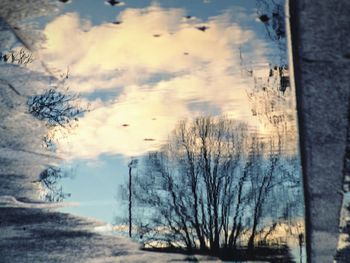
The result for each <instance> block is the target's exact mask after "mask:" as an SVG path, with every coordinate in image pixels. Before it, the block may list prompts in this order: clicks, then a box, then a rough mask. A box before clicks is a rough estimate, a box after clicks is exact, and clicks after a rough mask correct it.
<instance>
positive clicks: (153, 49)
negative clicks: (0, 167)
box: [41, 5, 265, 158]
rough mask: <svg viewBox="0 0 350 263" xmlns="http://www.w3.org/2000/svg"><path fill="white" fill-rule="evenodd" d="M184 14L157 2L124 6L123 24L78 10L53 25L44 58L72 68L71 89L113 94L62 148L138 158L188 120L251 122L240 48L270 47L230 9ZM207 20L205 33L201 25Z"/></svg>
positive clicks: (83, 154) (260, 54)
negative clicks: (92, 18) (206, 15)
mask: <svg viewBox="0 0 350 263" xmlns="http://www.w3.org/2000/svg"><path fill="white" fill-rule="evenodd" d="M240 12H241V10H240ZM185 15H186V12H185V10H183V9H179V8H170V9H164V8H161V7H159V6H157V5H152V6H150V7H148V8H143V9H125V10H124V11H123V12H121V13H120V14H119V15H118V17H117V18H116V19H117V20H118V21H122V23H121V24H118V25H114V24H112V23H110V24H108V23H104V24H100V25H92V24H91V23H90V22H89V21H84V20H82V19H80V18H79V16H78V15H77V14H75V13H68V14H65V15H63V16H60V17H58V18H56V19H55V20H54V21H52V22H51V23H50V24H48V25H47V27H46V28H45V34H46V36H47V42H46V48H45V49H44V50H43V52H42V54H41V55H42V57H43V58H44V59H45V60H47V61H49V65H50V66H51V67H53V68H57V69H60V70H65V68H66V67H68V66H69V69H70V78H69V82H70V87H71V90H73V91H76V92H80V93H83V94H90V95H89V96H90V97H91V96H92V97H93V96H94V94H97V92H103V91H114V92H115V95H114V97H111V98H110V99H109V100H108V101H107V102H101V101H98V103H95V105H98V106H97V107H95V109H94V110H93V111H91V112H88V113H86V114H85V116H84V117H83V118H82V119H81V120H80V123H79V127H78V128H77V129H76V130H75V131H74V133H73V134H71V135H70V136H69V140H68V141H64V142H63V141H62V142H61V144H60V147H59V149H60V151H61V152H62V153H69V156H70V158H95V157H98V156H99V155H100V154H102V153H107V154H108V153H109V154H123V155H127V156H130V155H139V154H142V153H145V152H146V151H148V150H151V149H157V147H159V144H160V143H162V142H165V141H166V139H167V137H168V135H169V133H170V132H171V131H172V130H173V129H174V127H175V125H176V123H177V122H178V121H179V120H180V119H182V118H185V117H195V116H199V115H213V114H214V115H220V114H225V115H228V116H230V117H234V118H239V119H245V120H249V117H250V115H251V113H250V108H249V103H248V101H247V97H246V94H245V89H246V88H247V87H248V86H249V85H252V83H251V82H250V80H249V79H247V78H244V77H242V74H241V64H240V63H241V61H240V54H239V48H240V46H242V45H245V46H247V47H248V48H249V47H251V51H252V53H253V55H254V54H255V55H256V56H255V57H254V59H255V60H256V61H264V50H265V45H264V44H263V43H262V42H260V41H259V40H257V39H256V38H255V35H254V33H253V32H252V31H251V30H249V29H244V28H241V27H240V26H239V25H238V24H237V23H235V22H232V19H231V17H232V10H230V11H227V12H226V13H223V14H221V15H219V16H217V17H211V18H210V19H208V20H207V21H200V20H199V19H189V20H186V19H183V17H184V16H185ZM203 25H205V26H207V27H208V30H206V31H205V32H203V31H200V30H198V29H197V28H196V27H198V26H203ZM253 46H254V47H255V48H254V49H253V48H252V47H253ZM250 122H252V123H253V122H254V120H250ZM68 142H69V143H68Z"/></svg>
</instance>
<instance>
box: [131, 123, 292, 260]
mask: <svg viewBox="0 0 350 263" xmlns="http://www.w3.org/2000/svg"><path fill="white" fill-rule="evenodd" d="M284 162H285V159H284V158H283V156H281V154H280V152H279V151H277V150H276V149H275V146H274V145H273V142H272V141H270V140H266V139H265V138H261V137H259V136H258V135H257V134H255V133H253V132H252V131H249V129H248V126H247V125H246V124H244V123H241V122H235V121H233V120H230V119H227V118H213V117H200V118H197V119H195V120H194V121H193V122H192V121H186V120H185V121H182V122H180V123H179V124H178V126H177V128H176V129H175V131H174V132H173V133H172V134H171V136H170V137H169V143H168V144H166V145H164V146H163V148H162V150H160V151H157V152H152V153H150V154H148V155H147V157H145V159H144V160H143V169H142V171H139V173H137V174H136V175H135V176H134V181H133V197H134V199H133V200H134V204H135V206H136V207H137V209H135V210H137V211H138V212H137V214H136V215H135V216H134V217H135V220H134V221H135V224H136V231H138V233H139V234H140V237H142V240H143V242H144V244H145V245H146V246H149V247H152V246H155V247H159V246H166V247H185V248H186V249H187V250H189V251H193V250H197V249H199V250H201V251H208V252H209V253H212V254H215V255H219V254H220V253H222V251H223V250H230V251H232V250H235V249H237V247H238V246H242V245H244V244H245V245H248V246H249V248H250V249H253V248H254V244H255V243H256V242H255V239H256V235H257V233H258V232H259V231H260V230H261V229H262V227H264V225H262V222H263V221H264V220H263V219H265V218H267V217H268V216H270V215H269V211H268V209H266V208H267V207H268V205H269V204H271V203H274V202H277V200H275V199H274V198H275V197H276V196H275V195H273V194H272V193H274V189H275V188H277V187H280V186H281V185H287V184H288V182H287V181H285V178H283V176H282V175H283V174H284V173H283V172H281V171H282V170H283V167H284ZM294 176H295V174H294ZM278 201H279V202H281V203H282V202H283V199H282V200H278ZM249 233H250V234H249Z"/></svg>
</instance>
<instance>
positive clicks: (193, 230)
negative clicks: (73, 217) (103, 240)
mask: <svg viewBox="0 0 350 263" xmlns="http://www.w3.org/2000/svg"><path fill="white" fill-rule="evenodd" d="M60 2H62V4H60V5H61V6H60V7H61V8H62V9H61V11H59V13H58V14H57V15H56V16H53V17H52V18H51V20H50V21H45V22H43V21H40V22H39V24H40V26H39V27H41V28H42V31H41V32H42V34H44V35H45V37H46V40H45V41H42V42H41V47H40V49H38V51H37V52H36V53H35V54H36V58H35V59H33V56H32V53H30V52H29V51H28V52H29V53H28V52H27V51H23V49H8V50H4V52H3V53H2V55H1V59H2V62H4V63H9V64H20V65H22V66H27V67H29V68H30V69H31V70H38V69H39V68H41V70H43V71H45V72H46V73H49V74H50V76H51V77H52V78H51V79H50V81H49V82H50V83H49V85H47V86H46V88H45V89H41V90H40V92H39V91H37V92H35V95H33V94H30V97H29V99H28V100H27V107H28V112H29V113H30V114H32V116H34V117H35V118H37V119H38V120H40V121H41V122H42V123H45V125H46V126H45V131H46V133H45V135H44V136H42V141H43V142H44V145H43V147H44V148H45V149H46V150H48V151H51V152H52V153H54V154H56V155H58V156H60V157H62V158H63V159H64V160H65V162H66V163H64V164H63V165H62V167H60V166H59V165H57V163H55V164H54V165H50V166H48V167H46V168H45V170H44V171H43V172H41V174H40V175H39V179H38V180H35V181H33V182H35V183H40V184H41V185H42V186H43V187H44V189H46V190H44V191H43V193H44V194H43V196H44V198H45V199H46V200H47V201H51V202H59V201H62V200H63V199H66V200H70V201H77V202H79V203H80V204H81V205H80V206H79V207H70V208H65V209H64V211H69V212H73V213H77V214H80V215H85V216H89V217H96V218H99V219H102V220H104V221H107V222H110V223H113V224H115V225H116V226H115V228H116V229H119V230H121V231H119V233H123V232H125V233H128V234H129V236H130V237H132V238H134V239H135V240H138V241H139V242H140V243H142V244H143V246H144V247H145V248H146V249H154V250H170V251H175V252H184V251H186V252H188V251H191V252H199V253H209V254H212V255H215V256H220V257H221V258H223V259H241V260H247V259H254V258H255V259H261V260H262V259H272V258H274V257H284V258H285V259H286V260H287V259H288V260H291V259H290V257H291V254H293V255H294V257H295V255H297V257H299V256H301V254H303V253H302V252H303V245H304V244H303V240H302V238H303V231H304V229H303V199H302V194H301V193H302V189H301V180H300V179H301V178H300V177H301V175H300V167H299V156H298V150H297V131H296V121H295V98H294V90H293V89H292V87H291V86H290V82H289V81H290V79H289V68H288V63H287V59H286V57H287V55H286V46H285V45H286V31H285V30H286V29H285V23H284V12H283V10H284V1H266V0H263V1H262V0H257V1H241V2H237V3H235V5H233V4H232V3H230V2H229V1H222V2H220V3H219V2H214V1H213V2H209V1H205V3H204V2H201V1H198V2H193V3H188V2H186V1H178V2H176V3H175V2H172V1H167V2H164V3H162V2H161V3H149V1H128V2H125V3H124V2H119V1H107V5H103V4H101V3H98V2H97V1H95V2H93V1H87V2H86V1H71V3H69V4H66V3H68V2H69V1H60ZM63 3H65V4H63ZM238 4H239V6H237V5H238ZM22 42H24V41H22ZM38 61H41V62H40V63H38ZM42 61H44V62H42ZM77 94H79V95H77ZM71 166H73V167H76V168H75V169H76V177H75V178H74V179H73V180H71V179H70V178H68V177H69V176H68V174H67V172H66V170H67V167H71ZM68 193H69V194H68ZM70 194H71V195H70ZM116 196H117V197H116ZM287 245H288V246H289V247H291V250H292V251H290V248H288V247H287ZM299 245H300V251H299ZM294 250H297V252H294Z"/></svg>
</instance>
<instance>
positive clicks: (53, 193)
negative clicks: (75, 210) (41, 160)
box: [34, 166, 70, 202]
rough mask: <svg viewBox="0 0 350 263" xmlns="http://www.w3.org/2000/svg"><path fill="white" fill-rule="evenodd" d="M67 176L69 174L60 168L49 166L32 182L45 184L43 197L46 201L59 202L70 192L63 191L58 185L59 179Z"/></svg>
mask: <svg viewBox="0 0 350 263" xmlns="http://www.w3.org/2000/svg"><path fill="white" fill-rule="evenodd" d="M68 176H69V174H68V173H67V172H66V171H64V170H63V169H62V168H58V167H53V166H51V167H49V168H47V169H45V170H44V171H43V172H41V174H40V175H39V179H38V180H37V181H34V182H40V183H42V184H43V185H44V186H45V192H44V199H45V200H46V201H48V202H61V201H63V200H64V199H65V198H67V197H69V196H70V194H69V193H65V192H63V189H62V186H58V185H59V181H60V180H62V179H63V178H67V177H68Z"/></svg>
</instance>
